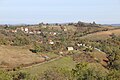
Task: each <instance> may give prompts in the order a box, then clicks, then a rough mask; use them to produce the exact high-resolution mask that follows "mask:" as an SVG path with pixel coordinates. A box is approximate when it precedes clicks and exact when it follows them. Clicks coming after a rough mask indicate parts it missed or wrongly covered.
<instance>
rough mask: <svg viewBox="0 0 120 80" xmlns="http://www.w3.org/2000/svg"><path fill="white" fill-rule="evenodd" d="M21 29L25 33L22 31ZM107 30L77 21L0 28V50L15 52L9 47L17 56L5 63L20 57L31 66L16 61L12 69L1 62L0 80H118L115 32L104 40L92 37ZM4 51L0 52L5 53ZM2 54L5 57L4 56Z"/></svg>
mask: <svg viewBox="0 0 120 80" xmlns="http://www.w3.org/2000/svg"><path fill="white" fill-rule="evenodd" d="M56 26H57V27H56ZM21 28H22V29H25V28H28V29H29V30H28V31H24V30H21ZM111 29H115V28H108V27H101V25H98V24H96V23H95V22H93V23H84V22H80V21H79V22H78V23H70V24H44V23H40V24H39V25H37V27H31V26H29V27H28V26H24V27H20V26H19V27H15V26H14V27H8V26H6V27H4V28H1V30H0V46H2V47H1V51H3V50H2V49H3V48H6V46H10V47H14V48H15V50H13V49H11V48H10V49H11V51H15V53H18V54H15V56H12V58H10V59H9V61H10V60H11V61H12V60H13V58H14V59H18V58H19V57H20V54H22V55H21V56H22V57H26V58H30V59H31V61H32V63H30V62H29V63H28V64H19V63H17V61H16V65H17V67H18V68H17V69H16V67H14V68H13V66H11V65H12V64H9V61H7V62H5V61H4V60H3V61H1V62H0V66H1V67H2V68H5V70H8V71H0V80H119V79H120V46H119V45H120V36H119V35H118V34H119V33H118V32H116V33H117V34H115V33H112V34H107V37H106V35H105V36H104V37H106V38H104V37H100V36H96V35H94V33H96V32H97V33H98V32H100V34H101V33H102V32H103V31H104V32H107V31H110V30H111ZM15 30H16V31H17V32H16V31H15ZM117 31H119V29H117ZM111 32H113V31H112V30H111ZM89 34H90V36H93V35H94V36H93V38H91V37H88V36H89ZM87 35H88V36H87ZM86 37H87V38H86ZM97 37H99V39H98V38H97ZM88 38H89V39H88ZM68 47H72V48H73V50H68ZM19 48H20V49H25V50H23V51H24V52H22V51H19V50H18V49H19ZM5 51H7V52H8V51H9V50H7V49H6V50H5ZM5 51H3V52H4V53H6V52H5ZM25 51H26V52H25ZM23 53H24V54H23ZM4 55H5V57H6V54H4ZM11 55H13V54H12V52H11ZM17 55H18V56H17ZM30 56H32V57H34V58H31V57H30ZM1 57H2V59H3V58H4V57H3V56H1ZM46 58H49V59H46ZM21 59H23V58H21ZM30 59H25V61H27V60H29V61H30ZM40 59H42V60H41V62H40ZM21 61H22V60H21ZM3 63H4V64H3ZM24 63H25V62H24ZM33 64H34V65H33ZM21 65H23V67H22V66H21ZM6 67H7V68H9V67H10V69H6ZM24 67H26V68H24ZM2 68H1V69H2ZM11 68H12V69H11Z"/></svg>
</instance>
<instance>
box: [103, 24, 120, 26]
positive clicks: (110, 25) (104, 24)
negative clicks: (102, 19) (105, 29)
mask: <svg viewBox="0 0 120 80" xmlns="http://www.w3.org/2000/svg"><path fill="white" fill-rule="evenodd" d="M104 25H107V26H108V25H109V26H120V24H104Z"/></svg>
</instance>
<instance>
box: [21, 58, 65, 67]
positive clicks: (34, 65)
mask: <svg viewBox="0 0 120 80" xmlns="http://www.w3.org/2000/svg"><path fill="white" fill-rule="evenodd" d="M63 57H64V56H58V57H56V58H54V59H51V60H48V61H47V60H46V61H44V62H40V63H36V64H33V65H30V66H25V67H23V69H27V68H32V67H36V66H40V65H42V64H45V63H50V62H53V61H56V60H59V59H61V58H63Z"/></svg>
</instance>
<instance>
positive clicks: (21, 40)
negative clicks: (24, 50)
mask: <svg viewBox="0 0 120 80" xmlns="http://www.w3.org/2000/svg"><path fill="white" fill-rule="evenodd" d="M28 44H30V40H28V39H27V38H26V37H15V39H14V40H13V45H14V46H25V45H28Z"/></svg>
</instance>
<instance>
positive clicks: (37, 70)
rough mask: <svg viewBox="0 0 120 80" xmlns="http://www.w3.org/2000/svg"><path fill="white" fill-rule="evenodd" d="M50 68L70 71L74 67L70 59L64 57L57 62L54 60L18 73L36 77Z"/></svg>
mask: <svg viewBox="0 0 120 80" xmlns="http://www.w3.org/2000/svg"><path fill="white" fill-rule="evenodd" d="M52 67H57V68H66V69H68V70H71V69H72V68H74V67H75V62H74V61H73V59H72V57H70V56H66V57H62V58H61V59H59V60H55V61H52V62H49V63H45V64H42V65H38V66H33V67H30V68H27V69H22V70H20V71H26V72H28V73H30V74H31V75H38V74H42V73H43V72H44V71H46V70H48V69H50V68H52Z"/></svg>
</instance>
